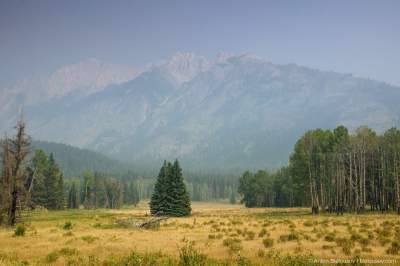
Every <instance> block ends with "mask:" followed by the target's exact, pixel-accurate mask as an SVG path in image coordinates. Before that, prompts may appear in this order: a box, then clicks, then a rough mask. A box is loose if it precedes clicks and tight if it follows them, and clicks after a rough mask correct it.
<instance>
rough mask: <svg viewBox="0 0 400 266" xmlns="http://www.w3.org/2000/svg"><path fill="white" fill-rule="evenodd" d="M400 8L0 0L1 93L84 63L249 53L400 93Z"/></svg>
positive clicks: (396, 4)
mask: <svg viewBox="0 0 400 266" xmlns="http://www.w3.org/2000/svg"><path fill="white" fill-rule="evenodd" d="M399 14H400V1H397V0H393V1H390V0H380V1H378V0H376V1H368V0H362V1H361V0H360V1H351V0H343V1H341V0H335V1H311V0H310V1H308V0H303V1H282V0H281V1H267V0H264V1H256V0H248V1H240V0H230V1H225V0H218V1H215V0H210V1H209V0H201V1H190V0H185V1H183V0H182V1H174V0H168V1H163V0H158V1H153V0H146V1H138V0H131V1H122V0H115V1H102V0H96V1H91V0H85V1H80V0H69V1H59V0H48V1H47V0H35V1H33V0H32V1H28V0H0V86H7V85H10V84H12V83H14V82H15V81H16V80H18V79H22V78H26V77H29V76H33V75H43V74H46V73H49V72H51V71H54V70H56V69H57V68H59V67H61V66H63V65H66V64H71V63H77V62H79V61H81V60H85V59H87V58H98V59H100V60H104V61H108V62H111V63H117V64H124V65H128V66H132V67H140V66H143V65H145V64H147V63H149V62H157V61H159V60H161V59H164V58H167V57H169V56H171V55H172V54H174V53H176V52H193V53H196V54H199V55H203V56H206V57H208V58H210V59H212V58H215V56H216V55H217V54H218V53H219V52H227V53H233V54H241V53H251V54H255V55H257V56H259V57H262V58H265V59H267V60H269V61H271V62H273V63H278V64H287V63H296V64H298V65H304V66H308V67H312V68H317V69H322V70H333V71H337V72H344V73H352V74H354V75H356V76H361V77H366V78H372V79H377V80H381V81H385V82H387V83H390V84H393V85H398V86H400V75H399V73H400V71H399V70H400V15H399Z"/></svg>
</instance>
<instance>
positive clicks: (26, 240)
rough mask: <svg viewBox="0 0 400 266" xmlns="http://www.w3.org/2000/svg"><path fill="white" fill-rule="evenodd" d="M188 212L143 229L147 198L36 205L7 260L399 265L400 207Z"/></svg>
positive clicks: (0, 240) (9, 241)
mask: <svg viewBox="0 0 400 266" xmlns="http://www.w3.org/2000/svg"><path fill="white" fill-rule="evenodd" d="M192 208H193V213H192V215H191V216H189V217H184V218H170V219H168V220H165V221H162V222H161V223H160V225H159V226H154V227H152V228H148V229H139V228H137V227H136V226H135V225H136V224H137V223H140V222H142V221H146V220H148V219H151V217H150V216H149V215H148V213H149V210H148V205H147V203H146V202H142V203H141V204H140V205H139V206H138V207H135V208H134V207H125V208H123V209H119V210H108V209H107V210H106V209H97V210H66V211H36V212H34V213H30V214H29V215H28V217H26V218H25V222H24V223H23V224H22V225H20V226H19V227H17V229H15V228H1V229H0V265H193V266H194V265H319V264H329V263H330V262H341V263H343V264H346V262H351V263H352V264H360V265H362V264H363V263H365V264H368V263H369V262H374V263H380V265H384V264H387V265H400V219H399V217H398V216H396V215H395V214H393V215H391V214H386V215H380V214H378V213H377V214H371V213H370V214H365V215H353V214H345V215H343V216H336V215H327V214H322V215H319V216H315V217H313V216H311V215H310V214H309V210H308V209H302V208H288V209H285V208H254V209H248V208H245V207H243V206H241V205H230V204H224V203H197V202H194V203H193V204H192Z"/></svg>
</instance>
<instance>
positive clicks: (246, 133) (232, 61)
mask: <svg viewBox="0 0 400 266" xmlns="http://www.w3.org/2000/svg"><path fill="white" fill-rule="evenodd" d="M128 72H129V71H128ZM128 72H127V73H128ZM129 73H130V74H131V75H132V78H129V75H122V74H121V76H123V77H125V78H126V79H129V81H126V80H125V81H126V82H123V79H121V78H115V79H114V80H113V79H112V78H111V77H113V76H114V75H113V74H112V73H111V74H110V76H109V78H108V79H107V80H108V81H110V80H113V82H111V83H113V84H112V85H108V86H105V85H104V84H105V83H102V82H100V81H99V83H100V84H101V85H97V86H96V85H93V86H94V87H93V88H97V89H93V90H92V89H91V90H90V91H91V92H90V93H89V94H87V95H83V96H81V97H79V98H76V97H73V95H71V94H69V93H58V92H52V91H54V90H50V92H51V93H52V95H57V97H51V98H50V99H49V100H47V101H44V102H41V104H40V105H37V104H31V105H30V106H29V107H27V108H25V110H26V111H25V112H26V116H27V119H28V123H29V127H30V130H31V132H32V135H33V136H34V137H36V138H39V139H44V140H51V141H57V142H63V143H68V144H72V145H76V146H79V147H85V148H89V149H93V150H96V151H100V152H103V153H105V154H107V155H110V156H112V157H114V158H118V159H122V160H125V161H129V162H135V163H139V164H141V165H143V166H149V167H151V166H153V165H158V164H159V162H160V161H161V160H163V159H171V158H175V157H177V158H181V160H182V161H183V163H184V165H186V166H187V167H190V168H193V169H200V168H203V167H207V168H209V169H229V170H230V171H234V170H236V169H241V170H242V169H247V168H259V167H278V166H280V165H283V164H285V163H286V161H287V159H288V156H289V153H290V151H291V149H292V147H293V144H294V143H295V141H296V139H297V138H298V137H299V136H300V135H301V134H302V133H303V132H304V131H305V130H307V129H310V128H316V127H322V128H332V127H335V126H336V125H339V124H343V125H345V126H347V127H349V128H350V129H351V130H353V129H355V128H357V127H358V126H361V125H369V126H371V127H373V128H375V129H376V130H378V131H383V130H385V129H387V128H388V127H391V126H394V125H396V123H397V121H398V117H399V115H400V105H399V104H398V100H399V99H400V88H398V87H394V86H390V85H388V84H385V83H382V82H377V81H373V80H368V79H362V78H355V77H353V76H352V75H350V74H340V73H335V72H329V71H319V70H315V69H310V68H306V67H302V66H297V65H294V64H290V65H276V64H272V63H270V62H268V61H266V60H263V59H259V58H257V57H255V56H251V55H240V56H221V57H219V58H218V59H217V60H215V61H209V60H207V59H205V58H204V57H201V56H196V55H194V54H185V53H179V54H176V55H174V56H173V57H171V58H170V59H169V60H166V61H164V62H161V63H158V64H154V65H152V66H151V67H149V68H147V69H146V70H144V71H142V72H141V73H140V74H138V75H137V76H136V74H135V73H133V72H129ZM65 76H70V75H69V74H65ZM121 76H120V77H121ZM56 84H57V83H56ZM67 84H69V83H67ZM85 84H87V86H84V87H90V86H89V85H88V84H92V83H90V82H88V83H85ZM94 84H96V83H94ZM58 87H63V88H64V87H65V86H63V85H55V87H54V88H58ZM66 87H68V86H66ZM70 87H77V86H75V85H74V86H72V85H71V86H70ZM99 88H101V89H99ZM64 90H65V91H68V92H69V91H70V89H65V88H64V89H63V91H64ZM55 91H57V89H55ZM50 92H49V94H50Z"/></svg>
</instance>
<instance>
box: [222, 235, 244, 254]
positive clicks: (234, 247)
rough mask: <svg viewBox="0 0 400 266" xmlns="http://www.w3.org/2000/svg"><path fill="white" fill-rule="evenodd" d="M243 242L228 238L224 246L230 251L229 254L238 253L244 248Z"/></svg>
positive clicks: (223, 242)
mask: <svg viewBox="0 0 400 266" xmlns="http://www.w3.org/2000/svg"><path fill="white" fill-rule="evenodd" d="M241 242H242V241H241V240H240V239H238V238H226V239H224V241H222V244H223V245H224V246H225V247H227V248H228V249H229V252H231V253H237V252H239V251H240V250H242V248H243V247H242V244H241Z"/></svg>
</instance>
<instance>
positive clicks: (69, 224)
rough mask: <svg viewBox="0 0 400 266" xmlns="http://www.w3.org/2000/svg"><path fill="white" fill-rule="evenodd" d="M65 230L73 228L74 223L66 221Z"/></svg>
mask: <svg viewBox="0 0 400 266" xmlns="http://www.w3.org/2000/svg"><path fill="white" fill-rule="evenodd" d="M63 229H64V230H71V229H72V223H71V222H70V221H67V222H65V224H64V225H63Z"/></svg>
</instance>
